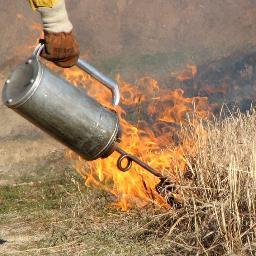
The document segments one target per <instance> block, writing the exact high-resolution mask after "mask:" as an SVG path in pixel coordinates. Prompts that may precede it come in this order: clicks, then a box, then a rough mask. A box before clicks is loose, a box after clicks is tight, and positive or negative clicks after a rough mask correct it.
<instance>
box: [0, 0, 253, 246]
mask: <svg viewBox="0 0 256 256" xmlns="http://www.w3.org/2000/svg"><path fill="white" fill-rule="evenodd" d="M66 2H67V5H68V9H69V14H70V17H71V20H72V22H73V24H74V27H75V31H76V34H77V36H78V39H79V42H80V45H81V52H82V54H83V56H84V58H86V59H88V60H89V61H90V62H92V63H94V64H95V65H96V66H97V67H99V68H100V69H101V70H102V71H104V72H105V73H107V74H108V75H110V76H112V77H115V75H116V74H117V73H120V74H121V77H123V78H124V79H125V80H127V81H131V82H133V81H135V80H136V79H137V78H140V77H142V76H144V75H151V76H152V77H154V78H156V79H158V80H159V81H161V84H163V85H164V86H168V87H172V86H179V85H180V86H184V88H187V89H188V91H189V89H190V88H191V87H192V86H194V82H191V81H188V82H187V83H186V84H184V83H183V84H177V83H175V81H174V80H173V77H172V75H171V74H172V73H173V72H175V71H177V70H181V69H183V68H184V67H185V66H186V64H187V63H192V64H197V65H199V66H200V67H201V69H200V70H203V71H202V73H199V76H198V81H199V82H200V83H201V82H202V81H207V79H209V77H210V76H211V74H213V75H214V74H215V73H214V72H215V71H216V70H217V69H218V67H219V66H221V67H223V65H224V64H223V63H226V64H225V65H226V66H232V65H231V63H232V62H237V63H239V57H234V58H233V57H232V56H236V55H237V53H239V52H241V53H242V56H247V55H248V53H249V54H250V53H251V52H254V50H255V46H256V5H255V3H254V1H251V0H247V1H244V0H234V1H229V0H225V1H221V0H217V1H210V0H204V1H203V0H193V1H187V0H174V1H166V0H140V1H135V0H118V1H117V0H108V1H104V0H67V1H66ZM0 4H1V10H0V12H1V15H0V24H1V39H0V56H1V58H0V67H1V81H3V80H4V79H6V77H7V76H8V73H9V72H10V70H11V69H12V68H13V67H14V66H15V65H16V64H17V63H19V62H22V61H23V60H24V59H25V58H27V57H28V56H29V55H30V53H31V49H30V48H29V47H28V46H29V45H32V44H34V42H35V41H36V39H37V38H38V37H39V35H40V32H39V31H40V28H39V30H38V29H35V28H34V27H31V25H32V24H33V23H39V22H40V20H39V18H38V15H37V13H36V12H32V11H31V10H30V9H29V8H28V6H27V3H26V1H25V0H23V1H20V0H10V1H5V0H0ZM230 56H231V57H230ZM228 58H229V59H228ZM226 60H228V61H226ZM212 62H213V63H217V64H213V65H210V64H209V63H212ZM218 63H219V64H218ZM222 64H223V65H222ZM214 65H215V66H214ZM218 65H219V66H218ZM225 65H224V66H225ZM249 65H251V66H253V68H254V64H251V62H250V61H249ZM212 66H213V67H214V68H213V70H212V71H211V67H212ZM226 66H225V69H224V71H223V72H227V73H228V72H229V74H230V75H232V74H234V73H233V72H236V70H238V71H239V68H240V69H241V70H242V71H243V70H244V69H245V68H244V67H237V69H234V70H230V69H229V68H228V67H226ZM249 72H251V71H250V69H249ZM238 73H239V72H238ZM203 74H204V75H203ZM239 74H240V73H239ZM253 74H254V73H253ZM205 76H207V77H205ZM223 76H224V75H223ZM249 76H250V74H249ZM251 76H252V75H251ZM219 77H220V76H219ZM223 79H224V78H223ZM223 79H222V78H221V77H220V78H219V80H220V81H222V80H223ZM246 79H247V78H244V79H243V78H242V79H241V80H242V82H241V83H238V85H240V86H241V84H243V85H244V84H245V83H247V84H251V83H249V82H248V79H247V80H246ZM249 79H254V76H253V77H251V78H249ZM244 80H246V81H244ZM211 81H213V80H211ZM191 83H192V84H191ZM1 84H2V82H1ZM213 84H214V83H213ZM202 86H203V83H202ZM236 86H237V85H236ZM246 88H247V90H246V93H250V90H248V88H249V89H250V87H246ZM199 91H200V90H199ZM238 91H239V90H238ZM240 91H241V90H240ZM243 92H244V91H243ZM190 93H191V92H190ZM192 93H193V92H192ZM203 95H205V92H203ZM245 96H246V95H245ZM63 154H64V153H63V147H62V146H61V145H60V144H58V143H57V142H55V141H54V140H52V139H51V138H49V137H48V136H47V135H45V134H44V133H42V132H41V131H38V130H37V129H36V128H34V127H33V126H32V125H30V124H28V123H27V122H26V121H24V120H23V119H22V118H20V117H19V116H17V115H16V114H15V113H14V112H12V111H10V110H8V109H6V108H5V107H4V106H3V105H2V104H0V175H1V178H0V185H2V186H3V185H7V184H12V185H13V184H19V183H24V182H25V183H26V182H31V181H35V180H44V179H45V176H47V175H45V172H46V170H48V171H53V172H54V171H55V170H56V172H55V173H57V174H61V173H62V171H63V169H64V168H65V167H67V166H69V165H70V163H69V162H68V161H67V160H65V159H64V158H63ZM54 177H56V176H54ZM1 223H2V224H1V233H0V239H2V240H0V247H1V246H5V248H8V247H7V246H9V243H5V242H4V241H5V239H6V240H8V239H9V240H12V241H14V245H11V247H12V248H15V243H16V242H17V244H20V242H19V241H20V239H21V238H20V235H17V232H16V233H15V235H14V234H13V233H12V232H13V230H19V229H17V227H16V226H15V225H16V224H15V222H14V223H13V224H12V225H14V226H12V225H9V224H3V222H1ZM20 228H21V230H20V231H19V232H18V233H19V234H20V233H23V234H24V235H23V239H24V240H26V239H28V240H31V239H32V238H31V237H30V236H29V235H28V236H27V237H26V235H25V234H26V233H28V234H29V232H26V230H27V229H28V226H26V225H25V224H23V226H22V227H20ZM8 230H9V231H8ZM10 230H12V231H10ZM38 237H39V239H40V235H39V234H38ZM32 240H33V239H32ZM1 241H3V242H1ZM1 244H2V245H1ZM6 251H8V249H6Z"/></svg>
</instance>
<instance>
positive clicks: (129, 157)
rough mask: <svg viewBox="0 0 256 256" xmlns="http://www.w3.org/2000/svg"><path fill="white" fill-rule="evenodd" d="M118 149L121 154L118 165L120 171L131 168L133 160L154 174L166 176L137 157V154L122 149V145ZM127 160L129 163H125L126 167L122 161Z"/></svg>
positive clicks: (160, 176) (159, 176) (161, 177)
mask: <svg viewBox="0 0 256 256" xmlns="http://www.w3.org/2000/svg"><path fill="white" fill-rule="evenodd" d="M116 151H117V152H118V153H119V154H120V155H121V156H120V157H119V158H118V160H117V167H118V169H119V170H120V171H122V172H127V171H129V170H130V169H131V167H132V162H135V163H136V164H138V165H139V166H140V167H142V168H143V169H145V170H147V171H148V172H150V173H151V174H153V175H154V176H156V177H158V178H160V179H163V178H164V176H163V175H162V174H160V173H159V172H158V171H156V170H155V169H153V168H152V167H150V166H149V165H148V164H146V163H144V162H142V161H141V160H140V159H139V158H137V157H136V156H133V155H130V154H128V153H126V152H125V151H124V150H123V149H121V148H120V147H117V148H116ZM125 159H126V160H127V163H126V165H125V167H123V165H122V163H123V161H124V160H125Z"/></svg>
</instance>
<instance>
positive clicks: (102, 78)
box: [77, 59, 120, 106]
mask: <svg viewBox="0 0 256 256" xmlns="http://www.w3.org/2000/svg"><path fill="white" fill-rule="evenodd" d="M77 66H78V67H79V68H80V69H82V70H83V71H85V72H86V73H88V74H89V75H91V76H92V77H94V78H95V79H96V80H98V81H99V82H100V83H102V84H103V85H105V86H106V87H107V88H108V89H110V90H111V92H112V104H113V105H115V106H117V105H118V104H119V101H120V92H119V87H118V84H117V82H116V81H114V80H112V79H111V78H109V77H107V76H106V75H104V74H103V73H101V72H100V71H99V70H97V69H96V68H95V67H93V66H92V65H91V64H89V63H88V62H87V61H85V60H81V59H78V62H77Z"/></svg>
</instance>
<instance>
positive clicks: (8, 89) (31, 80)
mask: <svg viewBox="0 0 256 256" xmlns="http://www.w3.org/2000/svg"><path fill="white" fill-rule="evenodd" d="M42 70H43V69H42V64H41V63H40V61H39V60H38V59H37V58H36V57H33V58H31V59H29V60H28V61H27V62H26V63H24V64H21V65H19V66H17V67H16V69H15V70H14V72H13V73H12V74H11V76H10V78H9V79H7V80H6V81H5V84H4V88H3V93H2V99H3V102H4V104H5V105H6V106H7V107H10V108H17V107H19V106H20V105H22V104H24V103H25V102H26V101H28V100H29V99H30V98H31V97H32V96H33V94H34V92H35V91H36V89H37V87H38V86H39V84H40V81H41V78H42V72H43V71H42Z"/></svg>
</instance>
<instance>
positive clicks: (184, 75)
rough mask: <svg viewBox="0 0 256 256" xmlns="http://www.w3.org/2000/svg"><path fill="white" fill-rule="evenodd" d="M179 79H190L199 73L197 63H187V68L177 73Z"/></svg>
mask: <svg viewBox="0 0 256 256" xmlns="http://www.w3.org/2000/svg"><path fill="white" fill-rule="evenodd" d="M173 74H174V75H175V76H176V80H177V81H186V80H190V79H192V78H193V77H195V75H196V74H197V66H195V65H190V64H188V65H187V68H186V69H185V70H182V72H180V73H178V74H175V73H173Z"/></svg>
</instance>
